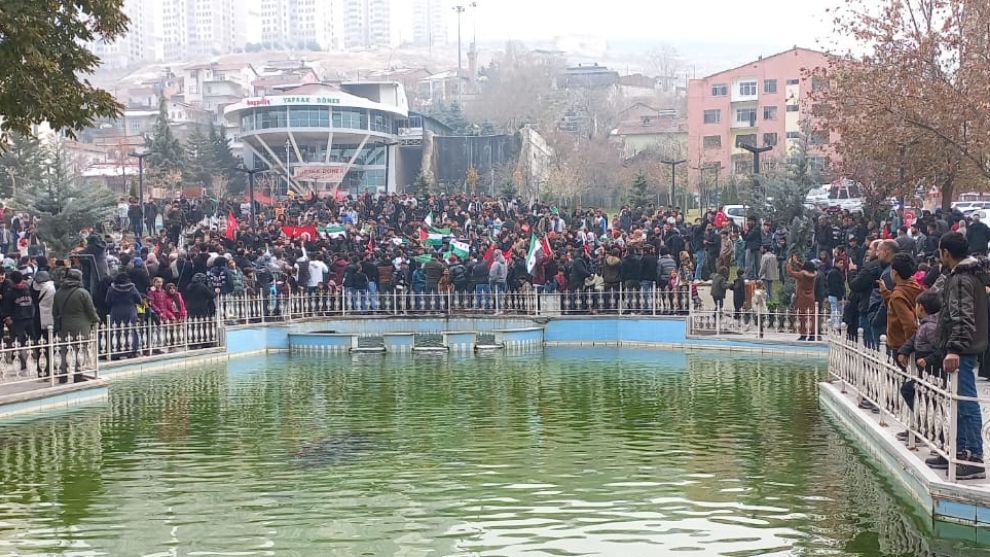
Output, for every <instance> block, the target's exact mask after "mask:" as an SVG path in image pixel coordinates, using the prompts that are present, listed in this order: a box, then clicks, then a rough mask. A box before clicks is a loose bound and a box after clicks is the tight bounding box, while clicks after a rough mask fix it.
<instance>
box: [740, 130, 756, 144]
mask: <svg viewBox="0 0 990 557" xmlns="http://www.w3.org/2000/svg"><path fill="white" fill-rule="evenodd" d="M743 145H749V146H750V147H756V134H755V133H747V134H745V135H737V136H736V147H742V146H743Z"/></svg>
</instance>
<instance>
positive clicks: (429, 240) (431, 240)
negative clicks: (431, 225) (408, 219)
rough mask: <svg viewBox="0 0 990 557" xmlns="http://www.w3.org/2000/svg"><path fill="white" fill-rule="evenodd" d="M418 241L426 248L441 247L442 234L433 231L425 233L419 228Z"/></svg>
mask: <svg viewBox="0 0 990 557" xmlns="http://www.w3.org/2000/svg"><path fill="white" fill-rule="evenodd" d="M419 241H420V242H422V243H423V244H425V245H427V246H431V247H438V246H441V245H443V234H438V233H437V232H435V231H433V230H431V231H429V232H427V231H426V230H425V229H423V228H420V229H419Z"/></svg>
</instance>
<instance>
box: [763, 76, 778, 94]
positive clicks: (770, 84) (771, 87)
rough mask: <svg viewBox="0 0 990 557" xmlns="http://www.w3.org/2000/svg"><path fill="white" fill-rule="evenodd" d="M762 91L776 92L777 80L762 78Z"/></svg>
mask: <svg viewBox="0 0 990 557" xmlns="http://www.w3.org/2000/svg"><path fill="white" fill-rule="evenodd" d="M763 92H764V93H776V92H777V80H776V79H764V80H763Z"/></svg>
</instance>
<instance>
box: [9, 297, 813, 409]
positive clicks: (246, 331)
mask: <svg viewBox="0 0 990 557" xmlns="http://www.w3.org/2000/svg"><path fill="white" fill-rule="evenodd" d="M447 327H450V328H449V329H448V328H447ZM320 329H323V330H327V329H329V330H336V329H350V332H347V333H339V334H338V333H327V332H323V333H321V332H320ZM393 329H406V332H403V331H401V330H393ZM410 329H412V331H411V332H409V330H410ZM437 330H442V331H444V333H445V334H446V335H447V336H448V337H449V338H451V339H457V343H456V349H455V350H452V351H451V353H454V352H466V351H469V350H468V349H467V346H468V340H467V338H466V336H465V335H467V334H477V333H487V334H494V335H495V336H496V338H497V341H498V342H497V344H498V345H499V348H501V349H503V350H504V351H505V352H506V353H518V352H525V351H536V350H542V349H543V348H544V347H583V346H587V347H620V348H631V349H644V350H676V351H685V352H695V351H702V350H704V351H708V350H712V351H721V352H741V353H753V354H766V355H792V356H793V355H797V356H814V357H816V358H824V357H825V356H826V354H827V352H826V349H825V347H824V346H822V345H813V344H803V345H802V344H798V343H785V342H781V343H772V342H767V341H754V342H747V341H744V340H721V339H712V338H704V337H701V338H697V337H688V336H687V335H686V334H685V333H686V330H685V321H684V318H683V317H679V316H628V317H607V316H555V317H537V318H531V317H512V316H477V317H475V316H467V317H443V316H432V317H430V316H426V317H423V318H421V319H414V318H409V317H401V318H395V319H389V318H383V317H378V318H375V319H367V318H341V319H313V320H309V321H303V322H297V323H284V322H283V323H256V324H250V325H239V326H232V327H228V328H227V329H226V330H225V331H224V334H225V336H224V346H223V347H219V348H211V349H206V350H198V351H196V352H194V353H190V352H185V353H183V352H175V353H169V354H161V355H156V356H150V357H147V358H138V359H134V360H124V361H116V362H106V363H102V364H101V366H100V376H101V379H100V380H98V381H95V382H87V383H80V384H78V385H75V386H71V388H61V389H59V388H56V389H54V390H53V389H50V388H40V389H36V390H32V391H27V392H25V393H20V394H19V396H18V397H17V398H16V399H8V400H6V401H5V400H4V399H3V398H0V419H2V418H5V417H8V416H13V415H22V414H26V413H31V412H42V411H45V410H49V409H52V408H63V407H67V406H77V405H83V404H88V403H92V402H98V401H100V400H104V399H105V398H106V396H107V387H108V385H109V383H111V382H112V381H114V380H116V379H119V378H124V377H131V376H135V375H140V374H144V373H152V372H160V371H167V370H170V369H181V368H187V367H192V366H198V365H203V364H206V363H213V362H220V361H227V360H229V359H231V358H242V357H250V356H261V355H265V354H273V353H285V352H292V351H298V352H305V353H325V352H337V351H338V350H324V349H322V348H323V347H322V346H321V344H322V343H321V342H313V341H314V340H323V339H338V340H343V339H344V338H345V337H347V345H348V346H350V345H351V343H352V341H351V339H350V337H351V336H353V335H355V334H361V333H359V332H364V331H370V332H372V333H380V334H382V335H383V336H388V337H390V338H394V339H395V340H396V342H395V344H396V348H397V349H396V350H394V352H395V353H409V352H411V348H412V345H411V342H408V341H409V340H410V338H411V335H413V334H414V333H415V332H416V331H420V332H423V331H437ZM293 338H295V339H306V342H307V343H309V344H308V345H305V344H295V343H293ZM335 344H343V343H342V342H337V343H335ZM475 348H477V346H475ZM482 348H484V349H489V348H493V347H492V346H487V345H485V346H483V347H482ZM90 391H92V393H90ZM87 393H88V394H87Z"/></svg>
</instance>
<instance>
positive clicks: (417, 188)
mask: <svg viewBox="0 0 990 557" xmlns="http://www.w3.org/2000/svg"><path fill="white" fill-rule="evenodd" d="M431 189H432V184H431V183H430V179H429V178H427V177H426V175H425V174H423V173H422V172H420V173H419V174H417V175H416V179H415V180H414V181H413V183H412V184H411V185H410V186H409V189H408V193H409V194H411V195H413V196H415V197H426V196H428V195H430V190H431Z"/></svg>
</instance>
